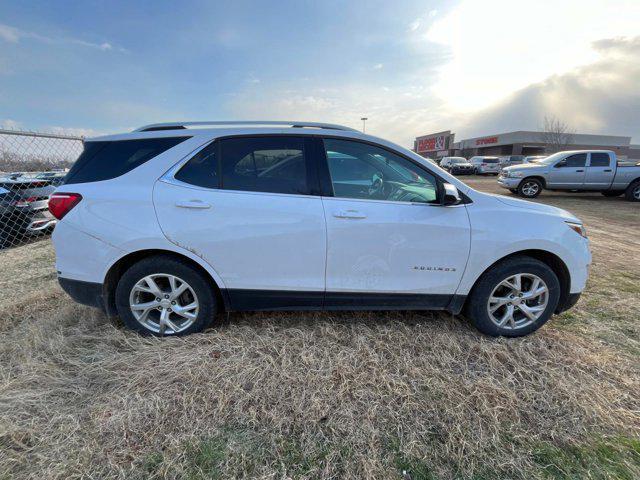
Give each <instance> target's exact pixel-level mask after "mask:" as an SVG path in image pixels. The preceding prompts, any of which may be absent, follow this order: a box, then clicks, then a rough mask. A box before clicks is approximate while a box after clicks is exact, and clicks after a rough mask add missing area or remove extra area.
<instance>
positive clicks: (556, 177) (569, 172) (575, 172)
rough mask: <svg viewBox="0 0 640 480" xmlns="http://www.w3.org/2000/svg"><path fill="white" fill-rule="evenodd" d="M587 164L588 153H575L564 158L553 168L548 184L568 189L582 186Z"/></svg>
mask: <svg viewBox="0 0 640 480" xmlns="http://www.w3.org/2000/svg"><path fill="white" fill-rule="evenodd" d="M586 164H587V154H586V153H575V154H573V155H569V156H568V157H565V158H563V159H562V160H560V161H559V162H558V163H556V164H555V165H554V166H553V167H552V168H551V171H550V172H549V179H548V180H547V186H549V187H552V188H567V189H571V188H579V187H581V186H582V185H583V184H584V179H585V170H586Z"/></svg>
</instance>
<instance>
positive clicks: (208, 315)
mask: <svg viewBox="0 0 640 480" xmlns="http://www.w3.org/2000/svg"><path fill="white" fill-rule="evenodd" d="M157 274H168V275H173V276H176V277H178V278H179V279H181V280H183V281H184V282H186V283H187V284H188V285H189V286H190V287H191V289H192V290H193V292H194V293H195V297H196V298H197V303H198V305H199V306H198V313H197V315H196V318H195V320H194V321H193V323H192V324H191V325H190V326H189V327H188V328H186V329H184V330H181V331H179V332H178V333H173V332H172V331H166V330H165V331H164V333H161V332H158V331H153V330H151V329H150V328H147V327H145V326H143V325H142V324H141V323H140V322H138V320H136V318H135V317H134V315H133V313H132V311H131V308H130V306H129V295H130V293H131V291H132V289H133V287H134V286H135V285H136V283H137V282H138V281H140V280H142V279H143V278H144V277H146V276H148V275H157ZM151 296H152V297H153V295H151ZM115 300H116V307H117V310H118V315H119V316H120V318H121V319H122V321H123V322H124V323H125V325H126V326H127V327H129V328H130V329H132V330H135V331H137V332H139V333H141V334H143V335H154V336H163V335H164V336H183V335H189V334H191V333H196V332H200V331H202V330H204V329H205V328H206V327H207V326H209V325H210V324H211V323H212V321H213V319H214V316H215V314H216V311H217V301H216V295H215V292H214V290H213V288H212V285H211V283H210V282H209V279H208V278H206V277H205V276H204V275H203V274H202V273H201V272H200V271H199V270H197V269H196V268H194V267H193V266H191V265H190V264H188V263H187V262H183V261H181V260H180V259H177V258H172V257H168V256H163V255H158V256H153V257H147V258H144V259H142V260H140V261H139V262H138V263H135V264H134V265H132V266H131V267H129V269H128V270H127V271H126V272H125V273H124V274H123V275H122V277H121V278H120V280H119V281H118V285H117V287H116V294H115ZM167 307H168V308H169V312H171V310H170V308H171V307H170V305H167ZM174 308H175V307H174ZM152 313H154V315H159V313H157V312H152ZM152 313H149V315H151V314H152ZM171 315H173V316H174V318H177V319H178V321H180V320H182V318H180V317H179V316H176V314H175V312H174V313H172V314H171Z"/></svg>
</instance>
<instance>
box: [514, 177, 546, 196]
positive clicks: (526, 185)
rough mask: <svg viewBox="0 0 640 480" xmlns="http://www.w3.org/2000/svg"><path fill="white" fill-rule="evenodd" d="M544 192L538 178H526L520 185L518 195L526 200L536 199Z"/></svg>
mask: <svg viewBox="0 0 640 480" xmlns="http://www.w3.org/2000/svg"><path fill="white" fill-rule="evenodd" d="M540 192H542V182H540V180H538V179H537V178H525V179H524V180H523V181H522V182H520V185H518V195H520V196H522V197H525V198H535V197H537V196H538V195H540Z"/></svg>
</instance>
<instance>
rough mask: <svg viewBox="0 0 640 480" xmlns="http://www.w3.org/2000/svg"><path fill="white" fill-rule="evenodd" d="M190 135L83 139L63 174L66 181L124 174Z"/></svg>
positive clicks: (102, 178)
mask: <svg viewBox="0 0 640 480" xmlns="http://www.w3.org/2000/svg"><path fill="white" fill-rule="evenodd" d="M189 138H191V137H163V138H146V139H142V140H118V141H110V142H86V143H85V147H84V151H83V152H82V154H81V155H80V157H78V160H76V162H75V163H74V164H73V167H71V170H69V173H68V174H67V176H66V178H65V182H64V183H66V184H70V183H88V182H99V181H101V180H110V179H112V178H116V177H119V176H120V175H124V174H125V173H127V172H130V171H131V170H133V169H134V168H136V167H139V166H140V165H142V164H143V163H145V162H147V161H149V160H151V159H152V158H153V157H155V156H157V155H160V154H161V153H162V152H165V151H166V150H169V149H170V148H172V147H175V146H176V145H178V144H179V143H182V142H184V141H185V140H187V139H189Z"/></svg>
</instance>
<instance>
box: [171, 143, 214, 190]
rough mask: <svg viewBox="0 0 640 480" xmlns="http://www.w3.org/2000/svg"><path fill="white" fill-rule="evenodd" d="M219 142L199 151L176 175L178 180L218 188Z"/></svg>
mask: <svg viewBox="0 0 640 480" xmlns="http://www.w3.org/2000/svg"><path fill="white" fill-rule="evenodd" d="M216 149H217V144H215V143H211V144H209V145H208V146H206V147H205V148H203V149H202V150H200V152H198V153H197V154H196V155H195V156H194V157H193V158H192V159H191V160H189V161H188V162H187V163H186V164H185V166H184V167H182V168H181V169H180V171H179V172H178V173H176V175H175V179H176V180H180V181H181V182H185V183H189V184H191V185H197V186H198V187H205V188H218V187H219V186H220V180H219V177H218V158H217V156H216Z"/></svg>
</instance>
